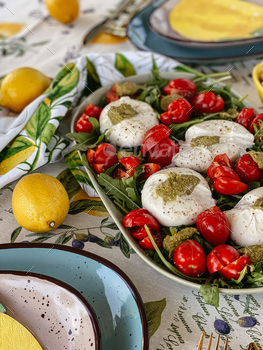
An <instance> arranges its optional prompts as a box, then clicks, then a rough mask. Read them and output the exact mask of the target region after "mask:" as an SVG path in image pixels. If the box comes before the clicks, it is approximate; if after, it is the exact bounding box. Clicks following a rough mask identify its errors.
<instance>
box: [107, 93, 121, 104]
mask: <svg viewBox="0 0 263 350" xmlns="http://www.w3.org/2000/svg"><path fill="white" fill-rule="evenodd" d="M106 99H107V103H111V102H114V101H117V100H118V99H119V95H118V94H117V92H114V91H107V92H106Z"/></svg>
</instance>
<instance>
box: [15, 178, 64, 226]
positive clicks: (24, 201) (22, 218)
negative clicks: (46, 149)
mask: <svg viewBox="0 0 263 350" xmlns="http://www.w3.org/2000/svg"><path fill="white" fill-rule="evenodd" d="M12 209H13V213H14V216H15V218H16V220H17V222H18V223H19V224H20V225H21V226H22V227H24V228H25V229H27V230H28V231H32V232H38V233H43V232H48V231H50V230H53V229H55V228H57V227H58V226H59V225H61V224H62V222H63V221H64V220H65V218H66V216H67V214H68V211H69V197H68V194H67V192H66V190H65V188H64V187H63V185H62V183H61V182H60V181H59V180H57V179H56V178H54V177H52V176H50V175H46V174H30V175H26V176H24V177H23V178H22V179H21V180H20V181H19V182H18V183H17V184H16V186H15V188H14V191H13V195H12Z"/></svg>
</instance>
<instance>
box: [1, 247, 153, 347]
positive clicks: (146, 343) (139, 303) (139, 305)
mask: <svg viewBox="0 0 263 350" xmlns="http://www.w3.org/2000/svg"><path fill="white" fill-rule="evenodd" d="M19 248H26V249H30V248H39V249H41V248H44V249H48V250H51V249H52V250H53V249H55V250H62V251H65V252H68V253H72V254H77V255H82V256H84V257H86V258H88V259H91V260H94V261H96V262H98V263H100V264H102V265H104V266H106V267H107V268H109V269H110V270H112V271H114V272H115V273H116V274H117V275H118V276H119V278H121V280H122V281H123V282H124V283H125V285H126V286H127V288H128V289H129V291H130V293H131V295H132V296H133V298H134V301H135V303H136V305H137V308H138V312H139V315H140V322H141V328H142V349H141V350H148V349H149V330H148V321H147V316H146V310H145V307H144V304H143V301H142V298H141V295H140V293H139V291H138V289H137V288H136V286H135V285H134V283H133V282H132V280H131V279H130V278H129V277H128V276H127V275H126V273H125V272H124V271H123V270H122V269H120V268H119V267H118V266H117V265H115V264H114V263H112V262H111V261H109V260H107V259H105V258H103V257H101V256H99V255H97V254H95V253H91V252H89V251H86V250H77V249H76V248H73V247H70V246H64V245H60V244H55V243H54V244H52V243H27V242H21V243H2V244H0V251H1V250H8V249H19ZM0 271H1V267H0ZM7 271H9V270H7ZM44 276H49V275H44ZM49 277H51V276H49ZM51 278H53V277H51ZM58 280H59V281H61V280H60V279H58ZM61 282H62V283H65V282H63V281H61ZM72 288H74V287H72ZM84 299H85V297H84ZM94 311H95V310H94Z"/></svg>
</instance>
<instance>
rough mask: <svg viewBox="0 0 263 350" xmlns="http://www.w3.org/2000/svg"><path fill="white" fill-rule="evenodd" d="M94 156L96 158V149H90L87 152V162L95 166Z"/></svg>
mask: <svg viewBox="0 0 263 350" xmlns="http://www.w3.org/2000/svg"><path fill="white" fill-rule="evenodd" d="M94 156H95V151H94V149H92V148H89V149H88V152H87V160H88V162H89V163H90V164H91V165H92V164H93V160H94Z"/></svg>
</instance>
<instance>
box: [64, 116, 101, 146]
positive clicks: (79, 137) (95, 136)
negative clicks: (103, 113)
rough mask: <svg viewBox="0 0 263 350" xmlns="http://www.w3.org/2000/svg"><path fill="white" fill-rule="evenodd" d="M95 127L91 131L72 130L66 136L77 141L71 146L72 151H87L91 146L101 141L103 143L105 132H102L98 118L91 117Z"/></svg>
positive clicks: (90, 119)
mask: <svg viewBox="0 0 263 350" xmlns="http://www.w3.org/2000/svg"><path fill="white" fill-rule="evenodd" d="M89 122H91V124H92V126H93V128H92V131H91V132H71V133H67V134H66V136H67V137H68V138H69V139H70V140H73V141H75V142H76V145H74V146H72V147H71V149H70V150H71V151H74V150H78V151H83V152H85V151H87V150H88V149H89V148H93V147H95V146H96V145H98V144H99V143H102V142H103V141H104V139H105V132H104V133H103V134H100V124H99V122H98V120H97V119H96V118H92V117H90V118H89Z"/></svg>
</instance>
